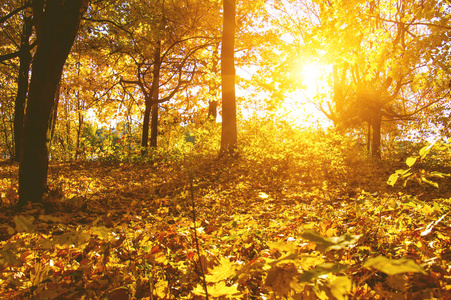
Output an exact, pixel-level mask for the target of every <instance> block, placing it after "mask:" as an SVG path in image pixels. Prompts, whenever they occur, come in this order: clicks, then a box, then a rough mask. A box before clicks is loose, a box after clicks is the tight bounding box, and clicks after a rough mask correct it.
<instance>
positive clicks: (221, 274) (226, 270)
mask: <svg viewBox="0 0 451 300" xmlns="http://www.w3.org/2000/svg"><path fill="white" fill-rule="evenodd" d="M210 273H211V274H210V275H206V276H205V279H206V280H207V281H208V282H218V281H221V280H224V279H226V278H229V277H230V276H233V275H235V274H236V272H235V267H234V265H233V263H232V262H231V261H230V260H229V259H228V258H225V257H221V259H220V260H219V265H217V266H216V267H214V268H213V269H211V270H210Z"/></svg>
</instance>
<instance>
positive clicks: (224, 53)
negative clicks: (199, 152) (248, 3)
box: [220, 0, 237, 155]
mask: <svg viewBox="0 0 451 300" xmlns="http://www.w3.org/2000/svg"><path fill="white" fill-rule="evenodd" d="M223 8H224V16H223V32H222V48H221V86H222V134H221V150H220V153H221V155H224V154H229V153H233V152H234V150H235V147H236V145H237V126H236V99H235V59H234V58H235V46H234V45H235V15H236V12H235V10H236V4H235V0H224V1H223Z"/></svg>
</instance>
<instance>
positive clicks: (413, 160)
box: [406, 156, 418, 168]
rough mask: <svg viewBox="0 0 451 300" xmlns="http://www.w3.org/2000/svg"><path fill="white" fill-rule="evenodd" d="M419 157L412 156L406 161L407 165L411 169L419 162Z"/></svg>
mask: <svg viewBox="0 0 451 300" xmlns="http://www.w3.org/2000/svg"><path fill="white" fill-rule="evenodd" d="M417 159H418V156H410V157H407V159H406V164H407V166H408V167H409V168H410V167H411V166H413V165H414V164H415V162H416V161H417Z"/></svg>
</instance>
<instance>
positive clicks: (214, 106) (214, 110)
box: [208, 100, 218, 121]
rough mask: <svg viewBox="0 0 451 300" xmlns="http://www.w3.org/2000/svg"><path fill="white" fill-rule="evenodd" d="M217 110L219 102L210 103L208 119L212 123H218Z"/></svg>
mask: <svg viewBox="0 0 451 300" xmlns="http://www.w3.org/2000/svg"><path fill="white" fill-rule="evenodd" d="M217 109H218V101H216V100H213V101H208V119H209V120H211V121H216V116H217V114H218V113H217Z"/></svg>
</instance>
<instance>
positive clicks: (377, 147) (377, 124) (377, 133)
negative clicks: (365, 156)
mask: <svg viewBox="0 0 451 300" xmlns="http://www.w3.org/2000/svg"><path fill="white" fill-rule="evenodd" d="M381 126H382V116H381V115H380V114H377V115H375V116H374V117H373V121H372V124H371V127H372V128H373V140H372V142H371V156H372V157H374V158H377V159H381Z"/></svg>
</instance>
